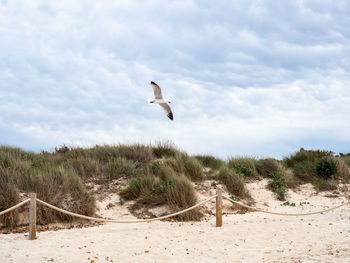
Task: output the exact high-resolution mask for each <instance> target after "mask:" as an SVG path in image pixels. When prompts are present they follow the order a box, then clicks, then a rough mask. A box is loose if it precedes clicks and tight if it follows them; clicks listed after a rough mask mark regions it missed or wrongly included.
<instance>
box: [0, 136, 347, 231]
mask: <svg viewBox="0 0 350 263" xmlns="http://www.w3.org/2000/svg"><path fill="white" fill-rule="evenodd" d="M349 156H350V154H346V155H341V156H340V157H337V156H334V155H333V153H332V152H329V151H308V150H304V149H301V150H300V151H298V152H296V153H294V154H292V155H290V156H289V157H286V158H284V159H283V161H278V160H275V159H273V158H265V159H260V160H258V159H256V158H249V157H235V158H230V159H229V160H228V161H227V162H225V161H223V160H220V159H218V158H215V157H213V156H210V155H197V156H190V155H188V154H187V153H185V152H183V151H180V150H179V149H178V148H177V147H176V146H175V145H174V144H173V143H171V142H170V141H163V142H158V143H156V144H155V145H142V144H131V145H121V144H118V145H103V146H98V145H97V146H94V147H91V148H81V147H68V146H66V145H63V146H60V147H57V148H55V150H54V151H53V152H45V151H43V152H41V153H32V152H28V151H24V150H22V149H20V148H16V147H8V146H0V209H1V210H3V209H6V208H8V207H10V206H12V205H14V204H16V203H18V202H19V201H20V199H21V198H20V196H21V195H23V194H24V195H26V194H28V193H29V192H36V193H37V196H38V198H40V199H42V200H44V201H47V202H49V203H52V204H54V205H56V206H59V207H64V208H66V209H68V210H70V211H72V212H76V213H80V214H85V215H93V214H94V211H95V200H94V193H93V192H92V191H91V190H89V189H87V187H86V184H87V183H91V182H92V183H96V184H100V185H104V186H107V187H106V188H108V185H109V184H110V183H112V182H113V183H115V182H118V180H119V179H122V180H127V181H128V183H127V186H126V187H125V188H124V189H123V190H122V191H120V195H121V196H122V197H123V198H125V199H129V200H130V199H133V200H136V202H139V203H140V204H144V205H150V206H154V205H159V204H167V205H169V206H170V207H171V208H172V209H173V210H174V211H175V210H179V209H183V208H186V207H189V206H192V205H194V204H195V203H196V202H197V197H196V194H195V190H194V188H193V183H200V182H202V181H203V180H205V179H214V180H218V181H221V182H222V183H223V184H225V185H226V187H227V189H228V191H229V192H230V193H231V194H233V195H235V196H238V197H241V198H245V197H249V193H248V191H247V190H246V187H245V180H251V179H255V178H258V177H261V176H263V177H267V178H270V179H271V180H270V183H269V185H270V189H272V190H273V191H275V192H276V193H277V196H278V198H281V199H282V198H283V191H284V192H286V189H287V188H288V187H296V186H297V185H299V184H301V183H305V182H311V183H313V185H314V187H315V189H316V190H317V191H322V190H325V189H334V187H335V186H336V184H337V183H338V182H340V181H347V182H349V180H350V157H349ZM208 168H209V169H208ZM207 171H210V172H207ZM201 216H202V215H201V213H200V212H199V210H195V211H192V212H189V213H188V214H186V215H184V216H180V217H178V219H179V220H198V219H199V218H201ZM71 219H72V218H70V217H68V216H65V215H63V214H60V213H56V212H54V211H52V210H50V209H46V208H45V207H39V210H38V222H39V223H43V224H44V223H47V222H55V221H66V220H71ZM0 221H1V222H2V223H3V224H5V225H16V223H17V221H18V212H17V211H15V212H13V213H10V214H8V215H6V216H2V217H1V218H0Z"/></svg>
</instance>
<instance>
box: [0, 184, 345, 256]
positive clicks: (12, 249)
mask: <svg viewBox="0 0 350 263" xmlns="http://www.w3.org/2000/svg"><path fill="white" fill-rule="evenodd" d="M265 185H266V181H264V180H262V181H258V182H254V183H251V184H248V188H249V189H250V191H251V194H252V196H253V198H254V199H255V201H256V202H257V203H256V206H257V207H260V208H263V209H268V210H271V211H278V212H286V213H299V212H300V213H305V212H309V211H316V210H322V209H326V208H329V207H333V206H336V205H339V204H341V203H343V202H346V201H348V200H347V198H346V197H345V196H344V195H342V194H340V195H339V196H338V197H335V198H330V197H325V195H327V194H330V193H327V192H326V193H320V194H316V193H315V192H314V190H313V189H312V187H311V185H304V186H302V187H301V188H300V189H299V190H298V191H290V190H289V198H288V200H289V201H290V202H291V203H292V202H294V203H295V207H291V206H281V203H282V202H280V201H278V200H276V199H275V197H274V195H273V193H271V192H270V191H267V190H266V189H265V188H264V187H265ZM209 194H210V193H208V195H209ZM200 197H201V198H202V197H203V198H204V197H205V196H204V195H201V196H200ZM114 198H115V197H114ZM112 199H113V198H112ZM109 201H110V200H107V201H103V202H101V203H100V206H101V207H102V206H106V205H107V204H108V203H109ZM112 201H113V200H112ZM114 201H115V200H114ZM208 206H209V204H208ZM229 206H230V204H229V203H225V206H224V207H229ZM109 210H110V211H109V212H108V213H109V214H106V216H108V217H111V216H116V215H120V216H121V217H123V219H125V218H131V215H128V214H127V210H125V209H124V210H121V208H120V207H119V206H114V207H112V208H110V209H109ZM113 211H114V212H113ZM100 213H101V214H102V215H104V213H106V210H104V209H101V210H100ZM207 218H208V219H206V220H203V221H201V222H186V223H177V222H176V223H175V222H151V223H141V224H111V223H109V224H104V225H100V226H97V227H90V228H84V229H71V230H60V231H47V232H40V233H38V239H37V240H34V241H29V240H27V237H26V236H25V235H24V234H9V235H0V244H1V246H0V262H1V263H2V262H350V245H349V244H350V206H344V207H342V208H339V209H337V210H334V211H331V212H328V213H324V214H317V215H312V216H304V217H285V216H276V215H269V214H264V213H259V212H249V213H246V214H234V215H225V216H224V217H223V226H222V227H221V228H216V227H215V217H214V216H210V217H209V216H208V217H207Z"/></svg>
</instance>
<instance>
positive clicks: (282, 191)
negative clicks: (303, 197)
mask: <svg viewBox="0 0 350 263" xmlns="http://www.w3.org/2000/svg"><path fill="white" fill-rule="evenodd" d="M267 186H268V187H269V188H270V189H271V190H272V191H273V192H275V193H276V195H277V198H278V199H279V200H282V201H283V200H285V199H286V183H285V181H284V179H283V175H282V174H281V173H280V172H277V173H276V174H274V175H272V180H271V181H270V182H269V183H268V184H267Z"/></svg>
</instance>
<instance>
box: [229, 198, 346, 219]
mask: <svg viewBox="0 0 350 263" xmlns="http://www.w3.org/2000/svg"><path fill="white" fill-rule="evenodd" d="M223 198H224V199H226V200H228V201H230V202H231V203H232V204H235V205H240V206H242V207H245V208H247V209H250V210H253V211H257V212H261V213H265V214H271V215H279V216H309V215H316V214H322V213H325V212H329V211H332V210H335V209H338V208H340V207H342V206H346V205H349V204H350V202H346V203H344V204H341V205H338V206H335V207H332V208H328V209H325V210H322V211H316V212H310V213H300V214H288V213H278V212H271V211H266V210H263V209H260V208H256V207H252V206H249V205H245V204H243V203H241V202H237V201H234V200H232V199H231V198H229V197H226V196H223Z"/></svg>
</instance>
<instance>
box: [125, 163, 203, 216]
mask: <svg viewBox="0 0 350 263" xmlns="http://www.w3.org/2000/svg"><path fill="white" fill-rule="evenodd" d="M119 195H120V196H121V197H123V198H125V199H129V200H130V199H134V200H137V202H138V203H142V204H152V205H161V204H168V205H169V206H170V207H171V208H172V209H173V210H174V211H178V210H181V209H185V208H188V207H190V206H193V205H195V204H196V203H197V196H196V193H195V190H194V188H193V186H192V184H191V182H190V181H189V179H188V178H187V177H186V176H184V175H181V174H177V173H176V172H175V171H174V170H173V169H172V168H171V167H170V166H168V165H167V164H163V163H157V168H156V170H155V174H154V175H150V174H148V175H142V176H139V177H136V178H133V179H132V180H131V181H130V183H129V185H128V186H127V187H126V188H125V189H123V190H121V191H120V192H119ZM201 217H202V214H201V213H200V212H199V210H198V209H194V210H192V211H189V212H187V213H185V214H182V215H179V216H178V217H177V219H178V220H186V221H188V220H199V219H200V218H201Z"/></svg>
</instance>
